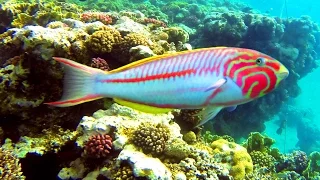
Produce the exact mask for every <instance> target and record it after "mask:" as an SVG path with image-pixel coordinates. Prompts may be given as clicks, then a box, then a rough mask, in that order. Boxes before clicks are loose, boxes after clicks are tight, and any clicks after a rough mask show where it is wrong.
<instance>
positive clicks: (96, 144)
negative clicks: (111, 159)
mask: <svg viewBox="0 0 320 180" xmlns="http://www.w3.org/2000/svg"><path fill="white" fill-rule="evenodd" d="M111 149H112V138H111V137H110V136H109V135H107V134H104V135H102V134H98V135H92V136H91V137H90V138H89V139H88V141H87V142H86V144H85V146H84V152H85V154H86V155H88V156H90V157H95V158H102V157H107V156H108V154H109V153H110V151H111Z"/></svg>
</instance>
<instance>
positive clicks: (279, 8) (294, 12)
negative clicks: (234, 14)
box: [242, 0, 320, 23]
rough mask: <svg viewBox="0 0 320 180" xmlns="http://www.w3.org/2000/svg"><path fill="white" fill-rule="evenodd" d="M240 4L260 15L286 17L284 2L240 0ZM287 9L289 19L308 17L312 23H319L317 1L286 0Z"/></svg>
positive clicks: (319, 6)
mask: <svg viewBox="0 0 320 180" xmlns="http://www.w3.org/2000/svg"><path fill="white" fill-rule="evenodd" d="M242 2H245V3H246V4H249V5H250V7H252V8H254V9H258V10H260V11H261V12H262V13H269V14H270V15H271V16H282V17H286V9H285V7H284V2H285V0H242ZM287 9H288V16H289V17H301V16H303V15H308V16H310V17H311V18H312V20H313V21H316V22H318V23H320V12H319V10H320V1H319V0H287Z"/></svg>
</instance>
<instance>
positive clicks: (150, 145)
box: [132, 123, 170, 155]
mask: <svg viewBox="0 0 320 180" xmlns="http://www.w3.org/2000/svg"><path fill="white" fill-rule="evenodd" d="M169 136H170V134H169V129H168V127H166V126H165V125H163V124H152V123H142V124H141V125H140V126H139V127H138V128H137V129H136V130H135V131H134V132H133V135H132V142H133V143H134V144H135V145H137V146H138V147H140V148H142V150H143V151H144V152H145V153H151V154H155V155H157V154H160V153H162V152H163V151H164V150H165V144H166V141H167V140H168V139H169Z"/></svg>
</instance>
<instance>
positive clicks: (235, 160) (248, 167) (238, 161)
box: [211, 139, 253, 180]
mask: <svg viewBox="0 0 320 180" xmlns="http://www.w3.org/2000/svg"><path fill="white" fill-rule="evenodd" d="M211 148H212V149H213V152H212V153H213V154H214V156H215V158H221V162H225V163H228V166H229V167H228V169H229V170H230V175H232V176H233V177H234V179H235V180H241V179H244V177H245V176H246V174H249V173H252V171H253V164H252V160H251V157H250V155H249V154H248V152H247V150H246V149H245V148H244V147H242V146H240V145H238V144H236V143H232V142H228V141H226V140H224V139H219V140H216V141H214V142H212V143H211Z"/></svg>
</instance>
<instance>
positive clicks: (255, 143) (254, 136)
mask: <svg viewBox="0 0 320 180" xmlns="http://www.w3.org/2000/svg"><path fill="white" fill-rule="evenodd" d="M274 143H275V140H274V139H272V138H269V137H267V136H264V135H262V134H260V133H259V132H252V133H250V135H249V137H248V139H247V141H246V142H245V143H244V147H245V148H247V150H248V152H249V153H250V152H252V151H260V152H266V153H268V154H269V153H270V151H271V146H272V145H273V144H274Z"/></svg>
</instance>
